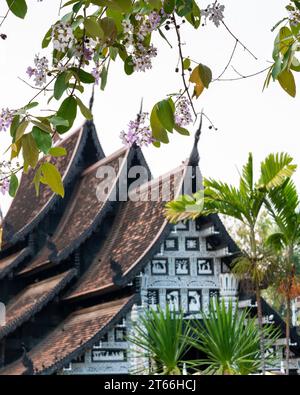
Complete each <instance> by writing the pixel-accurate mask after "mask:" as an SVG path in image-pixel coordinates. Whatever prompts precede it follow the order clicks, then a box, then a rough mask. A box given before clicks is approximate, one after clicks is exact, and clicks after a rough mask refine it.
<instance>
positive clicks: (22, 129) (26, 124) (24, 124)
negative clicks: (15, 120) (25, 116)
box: [14, 121, 29, 142]
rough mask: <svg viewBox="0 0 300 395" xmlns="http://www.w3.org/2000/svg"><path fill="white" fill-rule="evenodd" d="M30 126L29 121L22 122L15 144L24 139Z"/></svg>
mask: <svg viewBox="0 0 300 395" xmlns="http://www.w3.org/2000/svg"><path fill="white" fill-rule="evenodd" d="M28 125H29V121H22V122H21V123H20V125H19V126H18V128H17V131H16V135H15V139H14V142H16V141H18V140H20V139H21V138H22V137H23V135H24V133H25V131H26V128H27V126H28Z"/></svg>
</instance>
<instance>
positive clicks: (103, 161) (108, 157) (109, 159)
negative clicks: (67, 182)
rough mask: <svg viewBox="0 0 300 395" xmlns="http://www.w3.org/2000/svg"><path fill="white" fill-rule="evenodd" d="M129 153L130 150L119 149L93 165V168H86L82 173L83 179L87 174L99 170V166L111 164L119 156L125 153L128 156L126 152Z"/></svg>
mask: <svg viewBox="0 0 300 395" xmlns="http://www.w3.org/2000/svg"><path fill="white" fill-rule="evenodd" d="M127 151H129V149H128V148H126V147H122V148H120V149H118V150H117V151H115V152H113V153H112V154H110V155H108V156H106V157H104V158H102V159H100V160H98V161H97V162H96V163H93V164H92V165H91V166H89V167H88V168H86V169H85V170H84V171H83V172H82V173H81V177H84V176H86V175H87V174H89V173H91V172H92V171H93V170H94V169H97V168H98V167H99V166H101V165H102V164H103V163H107V162H110V161H112V160H114V159H116V158H117V157H118V156H121V154H122V153H123V152H124V154H126V152H127Z"/></svg>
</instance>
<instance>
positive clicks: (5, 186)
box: [0, 178, 9, 195]
mask: <svg viewBox="0 0 300 395" xmlns="http://www.w3.org/2000/svg"><path fill="white" fill-rule="evenodd" d="M8 191H9V181H8V179H7V178H4V179H3V180H0V192H1V193H2V195H5V194H6V192H8Z"/></svg>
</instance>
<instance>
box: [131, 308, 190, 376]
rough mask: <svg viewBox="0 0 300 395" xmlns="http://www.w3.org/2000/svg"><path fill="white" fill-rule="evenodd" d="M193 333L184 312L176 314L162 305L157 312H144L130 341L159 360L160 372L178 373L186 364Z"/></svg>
mask: <svg viewBox="0 0 300 395" xmlns="http://www.w3.org/2000/svg"><path fill="white" fill-rule="evenodd" d="M189 334H190V325H189V323H185V322H184V316H183V313H182V312H180V313H175V312H174V311H172V310H170V308H169V307H168V306H167V307H166V309H165V310H163V309H161V308H160V306H158V308H157V310H154V309H152V308H150V309H149V310H145V311H144V313H143V315H142V316H141V317H140V319H139V321H138V323H137V325H135V326H134V333H133V334H132V335H130V336H128V341H129V342H131V343H133V344H135V345H136V346H138V348H140V349H141V350H142V351H143V352H144V353H145V355H148V356H149V358H151V359H153V360H154V361H156V365H157V369H158V373H162V374H178V373H179V372H180V368H181V367H182V365H183V361H182V358H183V356H184V354H185V353H186V352H187V350H188V349H189V347H190V346H189V344H188V341H187V339H188V337H189ZM186 362H188V361H186ZM156 373H157V372H156Z"/></svg>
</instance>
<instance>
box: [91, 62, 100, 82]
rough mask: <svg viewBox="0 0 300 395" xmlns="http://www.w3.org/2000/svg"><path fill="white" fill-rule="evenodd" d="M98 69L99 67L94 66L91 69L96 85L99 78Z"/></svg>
mask: <svg viewBox="0 0 300 395" xmlns="http://www.w3.org/2000/svg"><path fill="white" fill-rule="evenodd" d="M100 73H101V72H100V70H99V67H98V66H97V67H94V68H93V70H92V71H91V74H92V76H93V77H94V78H95V84H96V85H98V84H99V80H100Z"/></svg>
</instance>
